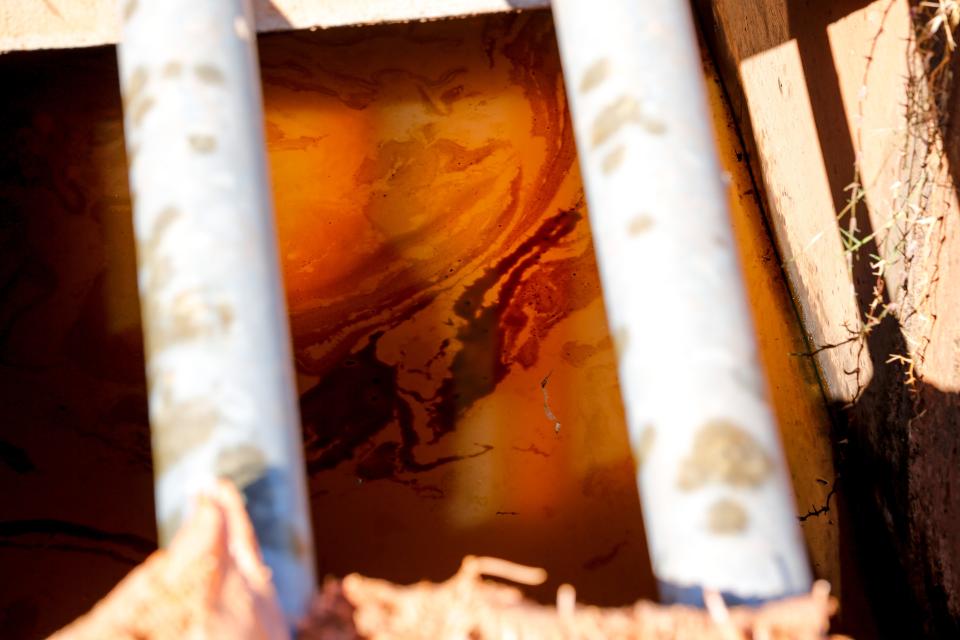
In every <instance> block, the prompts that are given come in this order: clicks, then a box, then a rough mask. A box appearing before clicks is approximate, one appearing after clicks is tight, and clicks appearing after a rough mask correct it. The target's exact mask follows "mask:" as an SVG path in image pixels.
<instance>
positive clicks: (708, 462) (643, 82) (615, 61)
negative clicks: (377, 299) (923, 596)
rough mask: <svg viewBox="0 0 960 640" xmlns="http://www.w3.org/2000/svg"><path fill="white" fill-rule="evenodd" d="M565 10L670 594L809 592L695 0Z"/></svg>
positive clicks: (624, 374) (579, 3) (637, 438)
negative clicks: (706, 83) (711, 111)
mask: <svg viewBox="0 0 960 640" xmlns="http://www.w3.org/2000/svg"><path fill="white" fill-rule="evenodd" d="M553 11H554V18H555V21H556V24H557V30H558V39H559V43H560V50H561V56H562V60H563V67H564V77H565V79H566V83H567V95H568V97H569V102H570V104H571V109H572V114H573V122H574V130H575V133H576V138H577V146H578V149H579V152H580V165H581V168H582V172H583V176H584V180H585V186H586V194H587V202H588V204H589V207H590V221H591V226H592V229H593V235H594V243H595V246H596V251H597V259H598V262H599V266H600V273H601V279H602V283H603V287H604V297H605V300H606V305H607V311H608V316H609V319H610V323H611V328H612V331H613V334H614V336H615V339H616V342H617V344H618V352H619V371H620V384H621V387H622V390H623V397H624V400H625V403H626V410H627V418H628V421H629V428H630V436H631V442H632V445H633V449H634V454H635V457H636V461H637V464H638V466H639V470H638V483H639V487H640V493H641V499H642V502H643V510H644V519H645V523H646V530H647V538H648V545H649V548H650V554H651V560H652V564H653V570H654V573H655V574H656V576H657V578H658V580H659V582H660V587H661V596H662V597H663V598H664V599H665V600H667V601H672V602H685V603H698V604H699V603H702V596H703V590H704V589H709V590H716V591H719V592H721V594H722V595H723V596H724V597H725V598H726V600H727V601H728V602H748V603H755V602H760V601H764V600H770V599H775V598H779V597H784V596H788V595H792V594H797V593H800V592H806V591H808V590H809V588H810V582H811V577H810V569H809V565H808V561H807V558H806V553H805V549H804V546H803V541H802V537H801V534H800V529H799V525H798V522H797V519H796V515H795V511H794V501H793V497H792V491H791V487H790V481H789V478H788V475H787V469H786V464H785V461H784V456H783V453H782V448H781V444H780V440H779V435H778V432H777V428H776V424H775V420H774V416H773V413H772V411H771V408H770V403H769V399H768V393H767V389H766V384H765V381H764V377H763V375H762V371H761V368H760V364H759V362H758V359H757V347H756V342H755V339H754V335H753V327H752V321H751V318H750V311H749V308H748V306H747V303H746V295H745V291H744V286H743V283H742V274H741V271H740V265H739V262H738V258H737V254H736V245H735V244H734V239H733V235H732V230H731V226H730V218H729V211H728V203H727V192H726V189H725V187H724V184H723V182H722V178H721V170H720V167H719V165H718V161H717V154H716V150H715V148H714V144H713V135H714V134H713V131H712V130H711V126H710V120H709V118H708V111H707V102H706V96H705V92H704V88H703V71H702V68H701V64H700V58H699V52H698V49H697V43H696V38H695V32H694V28H693V22H692V18H691V15H690V8H689V6H688V3H687V2H680V1H677V0H643V1H642V2H638V1H637V0H608V1H606V2H603V3H601V4H597V3H592V2H585V1H583V0H553Z"/></svg>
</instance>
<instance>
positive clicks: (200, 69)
mask: <svg viewBox="0 0 960 640" xmlns="http://www.w3.org/2000/svg"><path fill="white" fill-rule="evenodd" d="M193 71H194V73H196V74H197V78H199V79H200V80H201V81H202V82H206V83H207V84H214V85H216V84H223V82H224V77H223V72H222V71H220V69H218V68H216V67H215V66H213V65H212V64H198V65H197V66H195V67H194V68H193Z"/></svg>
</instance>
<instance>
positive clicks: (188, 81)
mask: <svg viewBox="0 0 960 640" xmlns="http://www.w3.org/2000/svg"><path fill="white" fill-rule="evenodd" d="M122 12H123V15H124V20H125V22H124V25H123V34H122V40H121V44H120V47H119V60H120V79H121V86H122V92H123V103H124V127H125V134H126V144H127V157H128V161H129V165H130V188H131V194H132V197H133V201H134V228H135V234H136V242H137V256H138V270H139V274H138V275H139V285H140V297H141V304H142V310H143V323H144V337H145V346H146V359H147V378H148V383H149V404H150V423H151V428H152V441H153V460H154V467H155V476H156V510H157V520H158V523H159V531H160V538H161V544H165V543H167V542H169V540H170V538H171V537H172V536H173V534H174V533H175V532H176V530H177V528H178V526H179V523H180V521H181V519H182V518H183V515H184V511H185V510H186V509H187V508H188V507H189V505H190V504H191V501H192V498H193V497H194V496H195V495H196V494H197V493H198V492H200V491H202V490H203V489H204V487H206V486H209V485H210V484H211V482H212V480H213V479H214V478H216V477H228V478H230V479H232V480H233V481H234V482H235V483H236V484H237V486H238V487H239V488H240V489H241V491H242V492H243V494H244V496H245V498H246V505H247V510H248V512H249V514H250V516H251V519H252V521H253V526H254V529H255V531H256V534H257V538H258V540H259V543H260V545H261V548H262V550H263V556H264V560H265V562H266V563H267V565H268V566H269V567H270V568H271V570H272V572H273V579H274V584H275V585H276V588H277V592H278V595H279V599H280V603H281V606H282V608H283V609H284V611H285V613H286V614H287V616H288V617H289V619H290V620H291V621H293V620H295V619H297V618H299V617H300V616H301V615H302V614H303V613H304V612H305V611H306V609H307V604H308V601H309V598H310V596H311V593H312V591H313V588H314V585H315V577H314V568H313V555H312V549H313V543H312V536H311V531H310V520H309V515H308V505H307V498H306V490H305V484H306V483H305V474H304V464H303V453H302V441H301V437H300V419H299V412H298V407H297V399H296V393H295V384H294V377H293V371H292V362H293V359H292V356H291V349H290V334H289V327H288V321H287V314H286V305H285V300H284V295H283V284H282V279H281V275H280V268H279V261H278V257H277V247H276V234H275V230H274V221H273V209H272V201H271V197H270V188H269V181H268V178H267V166H266V157H265V155H266V151H265V143H264V133H263V110H262V105H261V101H262V100H261V93H260V83H259V68H258V64H257V55H256V42H255V37H254V25H253V22H252V16H251V12H250V7H249V6H248V3H247V2H244V1H241V0H152V1H146V0H139V1H138V0H126V1H125V2H124V4H123V11H122Z"/></svg>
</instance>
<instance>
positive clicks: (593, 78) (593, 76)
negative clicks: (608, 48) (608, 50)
mask: <svg viewBox="0 0 960 640" xmlns="http://www.w3.org/2000/svg"><path fill="white" fill-rule="evenodd" d="M608 75H610V61H609V60H608V59H606V58H601V59H600V60H597V61H596V62H594V63H593V64H592V65H590V68H589V69H587V70H586V72H585V73H584V74H583V79H582V80H581V81H580V93H587V92H588V91H590V90H591V89H595V88H596V87H598V86H599V85H600V83H602V82H603V81H604V80H606V79H607V76H608Z"/></svg>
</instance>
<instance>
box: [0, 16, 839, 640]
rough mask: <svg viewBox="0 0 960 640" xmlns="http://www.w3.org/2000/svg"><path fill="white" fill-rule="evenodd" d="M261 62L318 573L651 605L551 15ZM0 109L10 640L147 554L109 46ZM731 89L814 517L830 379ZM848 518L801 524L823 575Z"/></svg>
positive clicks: (12, 80) (131, 267)
mask: <svg viewBox="0 0 960 640" xmlns="http://www.w3.org/2000/svg"><path fill="white" fill-rule="evenodd" d="M260 59H261V66H262V72H263V73H262V76H263V85H264V98H265V104H266V127H267V140H268V151H269V155H270V169H271V173H272V179H273V185H274V195H275V200H276V210H277V219H278V230H279V241H280V256H281V259H282V261H283V268H284V274H285V285H286V289H287V294H288V306H289V312H290V319H291V326H292V329H293V339H294V343H295V344H294V347H295V354H296V363H295V364H296V368H297V372H298V383H299V386H300V393H301V411H302V415H303V426H304V450H305V452H306V458H307V464H308V471H309V482H310V489H311V502H312V504H311V507H312V513H313V523H314V537H315V546H316V557H317V561H318V563H319V567H318V569H319V572H320V574H321V575H323V574H327V573H331V574H337V575H343V574H345V573H348V572H351V571H361V572H363V573H365V574H367V575H370V576H376V577H384V578H389V579H392V580H396V581H413V580H418V579H421V578H431V579H434V580H437V579H444V578H446V577H448V576H449V575H451V574H452V572H453V571H454V569H455V568H456V566H457V564H458V563H459V560H460V558H461V557H462V555H464V554H467V553H473V554H496V555H499V556H503V557H506V558H509V559H511V560H515V561H517V562H524V563H530V564H534V565H538V566H543V567H546V568H547V569H548V571H549V572H550V582H549V583H548V584H547V585H546V586H545V587H544V588H542V589H540V590H533V591H530V592H529V593H530V594H531V595H533V596H536V597H540V598H541V599H549V598H550V597H551V594H552V593H554V590H555V588H556V586H557V585H558V584H559V583H560V582H571V583H573V584H575V585H576V587H577V593H578V597H579V598H581V599H582V600H584V601H587V602H593V603H597V604H621V603H625V602H628V601H631V600H633V599H635V598H637V597H641V596H645V597H650V596H653V595H654V593H653V589H654V584H653V580H652V577H651V575H650V569H649V565H648V561H647V559H646V549H645V547H644V542H643V530H642V522H641V518H640V511H639V505H638V497H637V491H636V488H635V486H634V466H633V461H632V460H631V457H630V455H629V451H628V443H627V438H626V428H625V424H624V417H623V413H622V409H621V401H620V397H619V392H618V387H617V378H616V369H615V362H614V349H613V342H614V340H612V339H611V335H610V332H609V331H608V328H607V323H606V317H605V315H604V308H603V302H602V298H601V293H600V287H599V282H598V276H597V271H596V265H595V263H594V259H593V253H592V252H593V248H592V246H591V240H590V233H589V228H588V225H587V219H586V216H587V211H586V209H585V207H584V203H583V194H582V186H581V183H580V178H579V175H578V172H577V164H576V156H575V151H574V145H573V140H572V137H571V131H570V123H569V116H568V113H567V107H566V103H565V100H564V89H563V85H562V82H561V74H560V67H559V58H558V54H557V51H556V44H555V36H554V33H553V28H552V25H551V22H550V18H549V14H546V13H542V12H525V13H522V14H519V15H502V16H491V17H486V18H477V19H463V20H453V21H442V22H433V23H426V24H410V25H390V26H380V27H364V28H355V29H354V28H351V29H336V30H330V31H318V32H294V33H286V34H273V35H269V36H262V37H261V38H260ZM708 77H713V78H714V79H715V76H712V75H710V73H709V72H708ZM0 86H2V87H3V90H4V95H3V99H2V100H0V482H2V483H3V487H4V491H3V492H0V576H3V577H4V578H5V579H0V630H2V634H0V635H3V637H4V638H5V639H8V638H10V639H16V638H36V637H43V636H45V635H46V634H48V633H50V632H52V631H54V630H55V629H57V628H58V627H60V626H62V625H64V624H65V623H67V622H68V621H70V620H72V619H73V618H75V617H76V616H77V615H79V614H81V613H82V612H84V611H86V610H87V609H89V608H90V607H91V606H92V605H93V604H94V603H95V602H96V600H97V599H99V598H100V597H102V596H103V595H104V594H105V593H106V592H107V591H108V590H109V589H110V588H111V587H112V586H113V585H114V584H115V583H116V582H117V581H118V580H119V579H120V578H121V577H122V576H123V575H124V574H125V573H127V572H128V571H129V570H130V569H131V568H132V567H133V566H135V565H136V563H138V562H139V561H141V560H142V559H143V558H144V557H145V556H146V555H147V554H148V553H149V552H150V550H151V549H152V548H154V546H155V544H156V531H155V523H154V510H153V476H152V468H151V457H150V437H149V426H148V422H147V411H146V408H147V407H146V383H145V380H144V374H143V347H142V339H141V330H140V312H139V302H138V297H137V281H136V259H135V255H134V241H133V235H132V228H131V212H130V196H129V192H128V189H127V171H126V158H125V157H124V146H123V128H122V121H121V106H120V96H119V90H118V80H117V70H116V52H115V51H114V50H113V49H112V48H99V49H87V50H73V51H60V52H34V53H29V54H6V55H4V56H0ZM710 86H711V91H712V93H711V101H712V105H713V108H714V114H715V117H717V118H718V121H717V122H718V136H719V137H718V140H719V141H720V143H721V144H720V150H721V154H722V160H723V161H724V164H725V166H726V167H727V169H728V170H730V171H731V175H732V179H733V187H734V190H733V193H732V199H731V204H732V207H733V212H734V227H735V230H736V231H737V239H738V243H739V245H740V247H741V250H742V257H743V259H744V264H745V267H746V277H747V284H748V287H749V289H750V294H751V302H752V304H753V308H754V312H755V317H756V321H757V324H758V325H759V326H760V329H761V330H760V331H759V332H758V336H759V339H760V347H761V354H762V356H763V359H764V362H765V365H766V366H767V368H768V370H769V371H771V373H772V375H771V380H772V387H771V389H772V393H773V396H774V402H775V406H776V410H777V414H778V416H779V418H780V422H781V424H782V425H785V428H786V431H785V432H784V438H785V444H786V448H787V455H788V457H789V458H790V461H791V467H792V468H793V469H794V476H795V478H794V486H795V490H796V491H797V494H798V497H799V498H800V504H801V505H803V506H804V507H805V506H806V505H809V504H822V503H823V502H824V495H826V494H827V492H828V490H829V489H830V487H829V486H827V480H828V479H831V478H832V477H833V475H832V470H831V467H830V463H829V460H830V459H829V439H828V438H827V437H826V436H825V435H824V433H826V429H827V428H828V427H827V424H828V423H827V422H826V419H825V418H824V417H823V416H822V413H823V407H822V400H821V399H820V396H819V390H818V388H817V382H816V376H815V373H814V372H813V370H812V368H811V367H810V366H809V362H808V360H807V359H803V358H796V357H793V356H790V355H789V354H790V353H796V352H802V351H803V350H804V349H805V347H804V345H803V339H802V336H801V334H800V333H799V330H798V325H797V321H796V317H795V316H794V315H793V311H792V308H791V306H790V299H789V297H788V296H787V294H786V290H785V289H784V287H783V283H782V280H781V273H780V270H779V265H778V263H777V261H776V260H775V259H772V258H773V256H774V254H773V250H772V248H771V246H770V244H769V240H768V239H767V236H766V235H765V231H764V229H763V223H762V219H761V217H760V213H759V211H758V210H757V208H756V204H755V202H754V200H753V199H754V197H755V195H754V193H753V189H752V185H751V183H750V176H749V173H747V171H746V169H745V166H744V165H745V163H743V162H740V159H741V157H742V151H741V150H740V147H739V143H738V142H737V140H736V136H737V134H736V130H735V129H734V128H733V125H732V124H731V123H730V121H729V119H728V118H729V116H725V115H724V114H725V113H726V112H725V105H724V103H723V98H722V95H721V93H720V90H719V87H717V86H716V85H715V83H711V85H710ZM724 118H727V120H725V119H724ZM210 259H215V256H211V258H210ZM651 312H663V310H662V309H661V310H658V309H656V308H655V307H654V308H652V309H651ZM634 338H635V339H636V338H637V337H634ZM678 383H681V382H680V381H678ZM818 403H820V404H818ZM814 479H816V481H814ZM827 504H829V498H827ZM832 517H833V516H832V515H831V516H830V518H829V519H824V518H814V517H811V518H809V519H806V520H805V521H804V523H803V524H804V528H805V531H806V533H807V535H808V540H809V541H810V542H811V545H812V547H811V548H812V550H813V553H812V555H813V558H814V562H815V565H816V567H817V570H818V572H820V573H821V575H823V574H826V575H828V577H829V572H830V571H835V570H836V567H837V563H836V560H835V558H836V552H837V546H836V533H835V526H834V522H833V519H832ZM10 576H15V579H9V577H10Z"/></svg>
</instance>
